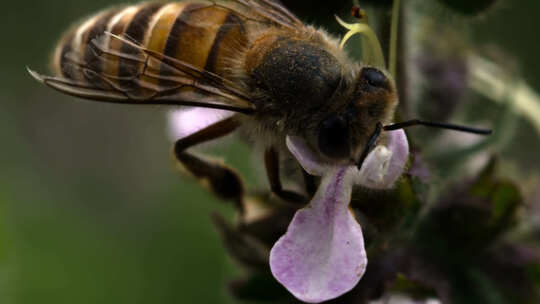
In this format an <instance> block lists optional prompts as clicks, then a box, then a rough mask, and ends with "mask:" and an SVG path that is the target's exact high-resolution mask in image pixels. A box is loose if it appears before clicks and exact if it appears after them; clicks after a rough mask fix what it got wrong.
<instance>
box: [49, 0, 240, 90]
mask: <svg viewBox="0 0 540 304" xmlns="http://www.w3.org/2000/svg"><path fill="white" fill-rule="evenodd" d="M105 32H110V33H112V34H115V35H118V36H121V37H125V38H127V39H129V40H132V41H135V42H136V43H137V44H139V45H141V46H143V47H145V48H147V49H149V50H152V51H155V52H157V53H162V54H164V55H167V56H170V57H174V58H176V59H178V60H182V61H184V62H187V63H189V64H191V65H193V66H196V67H198V68H201V69H204V70H206V71H210V72H214V73H217V74H219V75H222V76H225V77H227V76H226V74H227V72H228V68H230V67H229V66H228V65H229V63H230V60H226V58H232V57H233V56H234V54H235V48H236V49H238V48H239V47H242V46H243V45H245V44H246V43H247V38H246V32H245V27H244V23H243V21H242V20H241V18H240V17H239V16H237V15H235V14H234V13H233V12H232V11H231V10H229V9H226V8H223V7H219V6H214V5H212V4H208V3H198V2H177V3H152V2H150V3H142V4H138V5H133V6H129V7H124V8H113V9H109V10H105V11H103V12H101V13H99V14H97V15H95V16H93V17H91V18H89V19H88V20H86V21H84V22H83V23H82V24H81V25H79V26H78V27H76V28H75V29H74V30H72V31H70V32H68V33H66V35H65V36H64V37H63V39H62V40H61V42H60V43H59V45H58V47H57V49H56V52H55V54H54V59H53V60H54V61H53V66H54V69H55V71H56V73H57V75H59V76H63V77H65V78H68V79H74V80H78V81H83V82H87V81H93V82H95V81H96V78H92V76H91V75H88V73H84V72H83V70H84V68H85V67H87V68H89V69H90V70H92V71H93V72H95V73H97V74H101V73H102V74H103V75H108V76H112V77H113V78H114V77H118V79H120V80H117V82H118V84H119V85H120V86H122V85H123V84H122V79H123V77H124V78H126V77H127V78H129V77H130V76H133V75H134V73H133V62H128V61H126V59H123V58H120V57H114V58H105V57H106V56H105V57H104V56H102V55H98V53H97V52H96V50H95V48H92V47H91V43H92V40H93V39H99V38H100V37H103V36H102V35H103V33H105ZM100 43H101V44H102V46H103V47H105V48H107V49H108V50H110V51H112V52H118V53H122V54H129V53H130V47H129V46H128V45H126V43H125V42H123V41H122V40H118V39H111V37H106V35H105V40H103V41H101V42H100ZM143 65H144V64H142V63H141V64H139V66H138V68H140V69H142V68H143ZM130 69H131V70H130ZM161 72H162V73H163V71H161ZM153 81H155V82H158V81H157V80H153ZM156 84H158V83H156ZM101 85H102V84H101Z"/></svg>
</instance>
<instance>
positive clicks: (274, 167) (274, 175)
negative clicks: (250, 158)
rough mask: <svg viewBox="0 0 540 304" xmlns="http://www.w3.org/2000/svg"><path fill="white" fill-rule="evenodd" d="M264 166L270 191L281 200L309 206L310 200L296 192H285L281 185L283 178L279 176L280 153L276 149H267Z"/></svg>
mask: <svg viewBox="0 0 540 304" xmlns="http://www.w3.org/2000/svg"><path fill="white" fill-rule="evenodd" d="M264 164H265V166H266V175H267V177H268V181H269V182H270V189H271V190H272V192H273V193H275V194H276V195H277V196H279V197H280V198H282V199H284V200H286V201H289V202H292V203H296V204H302V205H303V204H307V202H308V201H309V199H308V198H307V197H306V196H304V195H302V194H299V193H296V192H294V191H289V190H284V189H283V186H282V185H281V178H280V175H279V153H278V151H277V150H276V149H275V148H274V147H270V148H268V149H266V151H265V153H264Z"/></svg>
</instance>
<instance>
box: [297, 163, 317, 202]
mask: <svg viewBox="0 0 540 304" xmlns="http://www.w3.org/2000/svg"><path fill="white" fill-rule="evenodd" d="M300 169H301V170H302V175H303V176H304V187H305V188H306V192H307V194H308V195H309V196H310V197H313V195H315V192H316V191H317V185H316V183H315V176H313V175H311V174H309V173H307V171H306V170H304V168H302V167H301V166H300Z"/></svg>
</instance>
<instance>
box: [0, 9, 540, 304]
mask: <svg viewBox="0 0 540 304" xmlns="http://www.w3.org/2000/svg"><path fill="white" fill-rule="evenodd" d="M331 2H332V3H324V4H322V3H321V6H320V7H319V6H316V5H314V4H312V5H309V6H303V5H302V3H307V2H302V1H300V2H296V3H293V6H294V7H295V9H296V12H298V13H299V15H301V16H302V17H303V18H304V20H306V21H309V22H315V23H317V24H319V25H325V24H328V25H329V26H331V27H332V29H333V30H339V28H338V27H336V25H335V22H334V21H333V19H332V18H333V16H332V15H333V13H340V14H341V15H346V14H348V7H349V5H350V4H349V2H348V1H331ZM403 2H404V4H405V5H406V3H407V1H406V0H404V1H403ZM426 2H428V1H426ZM118 3H124V1H114V0H107V1H106V0H95V1H82V0H69V1H65V0H48V1H43V0H36V1H30V2H29V1H4V2H3V4H2V10H0V25H1V28H2V29H3V35H2V43H1V48H0V52H1V56H0V62H1V65H0V142H1V145H0V303H6V304H9V303H32V304H33V303H41V304H46V303H55V304H61V303H77V304H83V303H117V304H119V303H236V301H235V300H233V298H232V297H231V296H230V295H229V294H228V292H227V283H228V282H229V281H230V280H232V279H233V278H234V277H235V275H237V274H238V273H240V272H241V270H240V269H238V267H236V266H235V264H234V262H233V261H232V260H231V259H230V258H229V257H228V256H227V254H226V252H225V249H224V248H223V245H222V242H221V240H220V238H219V235H218V232H217V231H216V229H215V228H214V226H213V224H212V222H211V220H210V214H211V213H213V212H218V213H221V214H224V215H225V216H226V217H227V218H232V217H233V216H234V215H233V208H232V207H231V206H228V205H226V204H223V203H221V202H219V201H217V200H216V199H215V198H214V197H212V196H211V195H210V194H208V193H207V192H206V191H205V190H203V189H201V188H200V186H199V185H197V184H196V183H194V182H193V181H191V180H189V179H183V178H181V177H180V176H179V175H178V174H177V173H176V172H175V171H174V170H173V168H172V166H171V164H172V162H171V159H170V154H169V152H170V147H171V144H172V143H171V141H170V139H169V138H168V135H167V132H166V114H167V113H168V112H169V111H171V108H170V107H165V106H122V105H113V104H103V103H92V102H84V101H81V100H77V99H75V98H72V97H68V96H64V95H61V94H59V93H57V92H54V91H52V90H50V89H47V88H45V87H44V86H42V85H40V84H38V83H37V82H36V81H34V80H33V79H31V77H30V76H29V75H28V73H27V72H26V70H25V66H27V65H28V66H31V67H32V68H33V69H36V70H37V71H41V72H45V71H48V61H49V58H50V54H51V51H52V50H53V48H54V46H55V43H56V41H57V39H58V38H59V36H60V34H61V33H62V32H63V31H64V30H65V29H66V28H67V27H69V26H70V25H71V24H72V23H74V22H76V21H77V20H79V19H81V18H83V17H84V16H86V15H88V14H91V13H92V12H95V11H98V10H100V9H103V8H106V7H108V6H112V5H115V4H118ZM437 7H438V9H435V11H434V12H433V14H434V16H437V18H439V17H440V18H447V19H444V22H448V24H449V25H450V26H452V24H453V23H455V24H456V25H458V24H459V26H463V25H464V24H466V28H467V30H468V32H467V34H466V35H467V40H468V41H469V42H470V43H473V44H474V45H473V46H478V48H481V47H484V46H495V49H497V50H499V51H501V52H503V53H505V55H504V56H503V58H509V59H511V60H510V61H512V63H511V66H512V67H513V69H514V71H515V73H516V74H517V75H520V77H523V79H525V80H526V81H527V83H528V84H529V85H530V86H531V87H532V88H533V89H535V90H536V91H540V60H538V54H540V41H539V40H538V39H537V37H536V36H537V34H538V30H540V18H538V12H540V3H539V2H537V1H532V0H528V1H510V0H506V1H505V0H501V1H499V3H497V5H496V7H495V8H494V9H492V10H491V11H489V12H488V13H485V14H482V15H481V16H480V17H475V18H474V19H468V18H466V17H461V16H457V17H456V16H449V17H448V16H447V15H445V12H444V11H439V9H440V8H441V6H437ZM444 16H447V17H444ZM405 25H406V24H405ZM426 39H429V37H427V38H426ZM479 105H480V106H476V107H474V108H473V109H474V111H472V112H470V113H469V114H467V115H469V116H471V115H472V119H471V120H472V121H474V120H475V117H474V116H475V115H476V113H477V114H478V116H481V117H483V118H484V119H485V116H486V113H488V114H489V113H496V111H493V110H492V107H494V108H497V107H499V105H496V104H494V103H490V102H489V101H485V100H484V101H479ZM469 110H470V107H469ZM471 113H472V114H471ZM488 116H489V115H488ZM539 119H540V117H539ZM488 122H489V121H488ZM516 124H517V126H515V127H514V128H515V129H516V132H514V133H513V136H512V137H511V138H510V139H509V141H508V142H507V144H505V145H504V147H499V148H497V149H498V150H495V151H494V152H495V153H497V155H500V157H501V158H502V159H503V160H505V161H507V163H508V164H509V165H508V166H507V168H509V169H508V172H507V174H508V175H509V176H512V177H514V178H516V179H518V180H517V181H518V182H520V181H523V182H527V183H528V184H531V183H532V184H533V185H534V180H535V179H534V176H535V174H536V173H537V171H538V168H539V167H540V161H539V160H538V157H537V156H538V155H539V154H538V153H540V148H539V146H540V139H539V136H538V131H537V130H536V129H534V127H533V126H532V124H531V123H530V122H528V121H527V120H525V119H518V121H517V123H516ZM213 151H215V152H216V154H218V155H222V156H224V157H225V159H226V160H227V162H228V163H230V164H232V165H233V166H234V167H236V168H239V170H240V171H241V172H242V173H243V174H244V175H246V176H247V177H248V179H249V180H251V181H253V182H252V184H263V185H264V179H263V178H261V177H260V174H259V171H260V170H257V169H253V168H254V167H257V166H260V162H259V161H258V159H259V158H260V157H257V156H251V155H250V154H251V153H250V150H249V148H248V147H246V146H245V145H243V144H241V143H239V142H237V141H234V140H230V141H228V142H227V143H225V144H223V145H220V146H217V147H215V149H213ZM520 172H526V177H523V179H520V178H521V175H520ZM503 174H504V172H503ZM530 187H531V185H528V189H529V188H530ZM538 195H539V194H538V193H536V195H535V194H534V193H532V192H528V193H526V200H527V201H528V202H530V203H531V204H534V202H535V200H536V199H535V197H537V196H538ZM533 209H534V208H533Z"/></svg>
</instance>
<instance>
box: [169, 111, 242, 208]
mask: <svg viewBox="0 0 540 304" xmlns="http://www.w3.org/2000/svg"><path fill="white" fill-rule="evenodd" d="M239 125H240V124H239V123H238V121H237V120H236V119H235V118H234V117H231V118H228V119H225V120H222V121H219V122H217V123H215V124H213V125H210V126H208V127H206V128H204V129H202V130H200V131H197V132H195V133H193V134H191V135H188V136H186V137H184V138H181V139H179V140H178V141H176V143H175V145H174V155H175V157H176V159H177V160H178V161H179V162H180V163H181V164H182V165H183V166H184V168H185V169H187V170H188V171H189V172H191V173H192V174H193V175H194V176H195V177H196V178H197V179H198V180H199V181H202V182H205V181H206V182H208V185H209V187H210V189H211V190H212V192H214V193H215V194H216V195H217V196H218V197H219V198H221V199H225V200H232V201H234V202H235V203H236V204H237V207H238V208H239V209H240V210H241V211H242V198H243V196H244V185H243V182H242V179H241V178H240V176H239V175H238V174H237V173H236V172H235V171H233V169H231V168H229V167H227V166H225V165H224V164H221V163H219V162H217V161H209V160H204V159H202V158H201V157H198V156H196V155H194V154H192V153H188V152H187V151H186V150H187V149H188V148H190V147H193V146H195V145H198V144H200V143H203V142H207V141H210V140H213V139H217V138H219V137H223V136H225V135H227V134H229V133H231V132H232V131H234V130H235V129H236V128H237V127H238V126H239Z"/></svg>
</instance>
